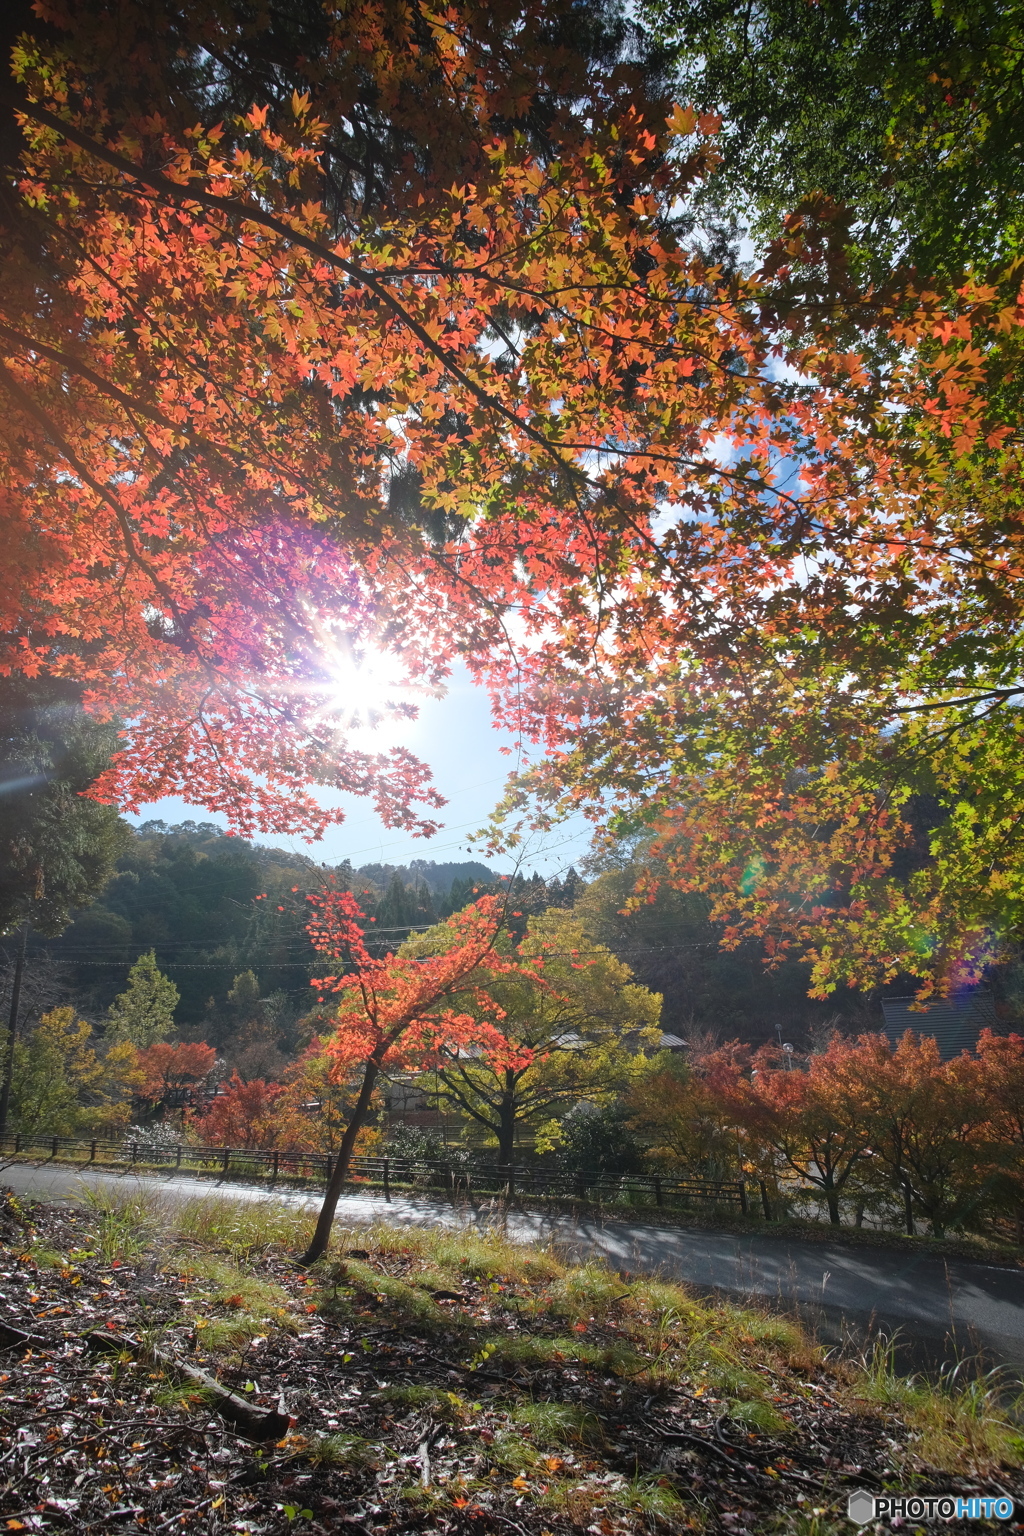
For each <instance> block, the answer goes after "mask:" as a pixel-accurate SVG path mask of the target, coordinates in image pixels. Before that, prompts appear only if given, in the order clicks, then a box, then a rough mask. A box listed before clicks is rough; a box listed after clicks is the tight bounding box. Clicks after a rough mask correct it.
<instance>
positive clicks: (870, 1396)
mask: <svg viewBox="0 0 1024 1536" xmlns="http://www.w3.org/2000/svg"><path fill="white" fill-rule="evenodd" d="M895 1352H896V1341H895V1340H894V1339H882V1340H879V1341H878V1342H877V1343H876V1344H875V1345H874V1347H873V1349H872V1350H871V1352H870V1353H869V1354H867V1355H866V1356H865V1357H864V1359H863V1361H862V1362H861V1366H860V1369H859V1370H857V1371H856V1372H855V1373H853V1378H852V1388H853V1392H854V1395H855V1397H856V1399H857V1400H859V1401H861V1402H867V1403H869V1404H871V1405H872V1406H873V1407H875V1408H877V1409H880V1410H882V1411H883V1412H884V1411H888V1412H891V1413H896V1414H898V1415H899V1417H900V1418H901V1419H902V1420H903V1421H904V1422H905V1423H906V1424H908V1425H909V1426H910V1428H911V1429H912V1430H913V1431H914V1432H915V1434H914V1438H913V1440H912V1442H911V1446H910V1457H911V1459H913V1460H916V1461H921V1462H924V1463H926V1464H927V1465H928V1466H931V1467H935V1468H937V1469H938V1470H939V1471H942V1472H959V1473H967V1474H968V1475H972V1474H973V1475H980V1474H984V1473H987V1472H991V1471H993V1470H994V1469H996V1468H997V1467H999V1466H1001V1465H1002V1466H1011V1467H1020V1466H1022V1465H1024V1427H1022V1419H1024V1413H1022V1409H1024V1392H1022V1389H1021V1386H1020V1383H1018V1382H1013V1381H1011V1380H1010V1379H1009V1378H1008V1376H1007V1373H1006V1372H1005V1371H1002V1370H995V1371H982V1370H978V1369H972V1364H973V1363H972V1362H967V1361H965V1362H962V1363H961V1364H959V1365H957V1366H956V1367H954V1368H952V1369H950V1370H948V1371H946V1372H945V1373H944V1374H943V1376H942V1378H941V1379H940V1380H939V1381H938V1382H931V1381H928V1380H927V1379H926V1378H925V1377H924V1376H921V1375H917V1374H914V1375H903V1374H901V1373H900V1372H899V1371H898V1370H897V1369H896V1362H895Z"/></svg>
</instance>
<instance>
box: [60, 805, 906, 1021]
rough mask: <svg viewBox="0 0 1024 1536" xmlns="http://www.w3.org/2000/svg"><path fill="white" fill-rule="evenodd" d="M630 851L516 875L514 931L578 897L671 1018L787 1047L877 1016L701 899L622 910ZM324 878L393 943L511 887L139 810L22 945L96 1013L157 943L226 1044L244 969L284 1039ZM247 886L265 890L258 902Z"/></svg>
mask: <svg viewBox="0 0 1024 1536" xmlns="http://www.w3.org/2000/svg"><path fill="white" fill-rule="evenodd" d="M642 865H643V860H642V858H641V857H640V856H639V855H638V854H636V852H635V851H634V852H632V853H631V852H629V851H628V850H626V851H622V852H620V854H619V855H618V856H616V857H611V858H605V859H603V860H597V861H595V863H594V864H593V866H592V867H591V866H588V869H589V873H590V875H591V878H590V879H589V880H584V879H583V878H581V876H580V875H579V874H578V873H577V872H576V871H575V870H574V869H570V870H568V871H567V872H566V874H565V876H564V877H559V876H555V877H552V878H550V879H546V880H545V879H543V878H542V877H541V876H540V875H539V874H536V873H534V874H532V875H530V876H521V875H517V876H515V877H514V878H513V881H512V888H511V890H510V891H509V901H508V912H507V919H506V920H507V924H508V926H509V927H510V928H511V930H512V931H513V932H514V933H516V934H517V935H521V934H522V932H524V931H525V926H526V923H527V921H528V919H529V918H530V917H537V916H539V915H540V914H541V913H543V912H544V911H546V910H547V909H548V908H551V907H555V908H562V909H574V910H575V911H576V913H577V915H578V916H579V917H580V918H581V920H582V921H583V924H584V927H585V928H586V930H587V932H588V933H589V934H590V936H591V937H592V938H593V939H594V940H595V941H597V942H600V943H602V944H606V945H607V946H608V947H609V948H610V949H611V951H612V952H613V953H614V954H615V955H617V956H619V957H620V958H621V959H623V960H625V961H626V962H627V964H628V965H629V966H630V967H631V968H632V970H633V971H634V973H635V975H636V977H637V979H638V981H640V982H641V983H642V984H643V985H645V986H647V987H650V988H651V989H652V990H654V991H656V992H659V993H661V994H662V995H663V997H664V1000H665V1001H664V1010H663V1015H662V1022H663V1026H664V1028H665V1029H666V1030H668V1031H670V1032H673V1033H677V1034H680V1033H681V1034H683V1035H687V1034H690V1033H692V1032H694V1031H697V1032H703V1031H714V1032H718V1033H722V1034H727V1035H739V1036H740V1037H741V1038H743V1039H745V1040H749V1041H751V1042H753V1043H758V1042H760V1041H762V1040H767V1039H771V1038H776V1039H777V1038H778V1035H779V1031H780V1030H781V1031H782V1033H783V1034H784V1035H785V1036H786V1038H787V1039H789V1038H791V1037H792V1038H794V1039H795V1040H796V1041H797V1042H798V1043H799V1042H800V1041H803V1040H805V1039H806V1038H808V1035H809V1034H810V1033H813V1032H814V1031H815V1030H816V1029H818V1028H820V1027H822V1026H824V1025H826V1024H827V1023H828V1022H830V1021H832V1020H834V1019H835V1018H836V1017H837V1016H838V1017H839V1018H841V1020H842V1022H843V1023H844V1025H845V1026H846V1027H848V1028H868V1027H877V1024H878V1020H879V1017H880V1015H879V1010H878V1005H877V1002H876V1001H874V1000H873V999H872V998H870V997H867V996H865V995H863V994H860V993H856V992H844V993H841V994H839V995H838V998H837V999H836V1000H834V1001H832V1002H830V1003H828V1004H825V1003H821V1002H815V1001H814V1000H812V999H809V998H808V997H807V985H808V982H807V974H808V971H807V967H806V966H805V965H802V964H799V963H798V962H795V961H793V962H790V963H788V964H785V965H783V966H781V967H780V968H779V969H778V970H776V971H773V972H766V971H765V969H764V965H763V961H762V958H761V954H760V951H759V949H758V946H756V945H753V944H747V945H744V946H743V947H742V948H741V949H739V950H737V951H723V950H722V949H721V947H720V938H721V929H720V927H719V926H718V925H715V924H713V923H711V922H710V921H709V920H708V917H707V905H706V903H705V902H704V901H703V900H702V898H700V897H697V896H686V895H684V894H682V893H680V892H677V891H673V890H670V889H668V888H662V889H661V891H660V892H659V894H658V896H657V898H656V899H655V900H654V901H653V902H652V903H650V904H646V903H645V904H641V905H640V906H639V908H638V909H637V910H636V911H633V912H631V913H628V914H627V913H625V912H624V911H623V908H624V907H625V906H626V904H627V901H628V899H629V897H630V895H631V893H632V890H633V886H634V884H635V882H636V880H637V878H638V876H639V874H640V872H641V869H642ZM327 880H332V881H334V882H335V883H336V884H338V885H339V886H340V887H341V888H343V889H350V890H352V891H353V892H354V893H355V894H356V896H357V898H358V900H359V903H360V905H361V907H362V908H363V911H364V912H365V913H366V916H367V919H368V920H369V927H370V930H371V932H372V933H373V934H374V935H376V936H378V937H377V938H376V939H375V942H374V948H375V949H376V950H379V951H381V952H383V951H384V950H385V949H388V948H397V947H398V945H399V944H400V943H401V942H402V941H403V940H404V939H405V938H406V937H407V936H408V934H409V933H410V931H413V930H415V929H417V928H425V927H430V926H431V925H432V924H434V923H437V922H439V921H442V920H443V919H445V918H447V917H449V916H450V915H451V914H452V913H453V912H457V911H459V910H460V909H461V908H462V907H464V906H465V905H466V904H467V903H468V902H470V901H472V900H474V899H475V897H476V896H478V895H481V894H486V893H496V892H505V891H508V890H509V888H508V882H507V880H502V878H501V877H500V876H499V875H498V874H497V872H495V871H494V870H492V869H489V868H488V867H487V865H485V864H482V863H480V862H478V861H463V862H449V863H443V862H442V863H438V862H435V861H434V860H426V859H414V860H413V861H412V862H411V863H410V864H408V865H391V864H381V863H374V864H364V865H362V866H359V867H356V868H354V867H353V866H352V865H351V864H350V863H349V861H347V860H346V861H344V862H343V863H342V864H340V865H338V866H332V867H328V866H325V865H323V864H320V863H317V862H316V861H315V860H313V859H311V858H309V857H306V856H305V855H303V854H300V853H294V852H289V851H287V850H284V849H281V848H273V847H267V846H264V845H261V844H254V843H250V842H247V841H246V840H245V839H243V838H239V837H227V836H225V835H224V834H223V833H222V832H221V831H220V830H219V828H217V827H215V826H214V825H213V824H212V823H208V822H205V823H204V822H198V823H197V822H191V821H189V822H184V823H182V824H180V825H177V826H169V825H167V824H166V823H164V822H160V821H150V822H147V823H145V824H144V825H143V826H142V827H140V828H139V829H138V830H137V831H135V832H133V833H132V835H131V839H130V845H129V847H128V849H127V851H126V852H125V853H124V854H123V856H122V857H121V858H120V860H119V861H118V865H117V870H116V872H115V874H114V876H113V878H112V879H111V881H110V883H109V884H108V885H107V887H106V888H105V890H104V891H103V892H102V893H101V895H100V896H99V897H98V899H97V900H96V901H95V902H94V903H93V904H92V905H91V906H88V907H85V908H83V909H81V910H80V911H79V912H77V913H76V915H75V917H74V920H73V922H72V923H71V924H70V925H69V927H68V928H67V929H66V930H65V932H64V933H63V934H62V935H61V936H60V937H59V938H57V939H54V940H43V939H38V940H35V941H34V942H33V946H32V952H33V953H34V954H35V955H36V956H38V957H41V956H42V955H44V954H46V955H49V956H50V957H51V960H52V962H54V963H55V964H56V965H57V966H58V967H59V969H58V970H57V972H56V973H55V975H54V977H53V982H52V989H51V990H55V995H56V994H59V995H60V996H61V998H62V999H63V998H66V999H67V1000H69V1001H73V1002H74V1003H75V1004H76V1006H77V1007H78V1009H79V1010H80V1012H82V1013H84V1014H85V1015H86V1016H87V1017H92V1018H95V1019H99V1018H101V1017H102V1015H103V1014H105V1012H106V1010H107V1008H108V1007H109V1005H110V1003H111V1001H112V1000H113V998H114V997H115V996H116V995H117V994H118V993H119V992H120V991H121V990H122V988H123V987H124V984H125V977H126V975H127V972H128V969H129V967H130V966H131V965H132V964H133V963H134V962H135V960H137V959H138V957H139V955H140V954H144V953H146V952H147V951H149V950H153V951H154V952H155V955H156V960H157V963H158V965H159V966H160V969H161V970H162V971H163V972H164V973H165V974H166V975H168V976H169V977H170V978H171V980H172V981H173V982H174V984H175V986H176V987H177V988H178V991H179V994H180V1001H179V1003H178V1006H177V1009H176V1013H175V1019H176V1023H177V1026H178V1028H179V1029H180V1030H181V1031H183V1032H184V1033H185V1034H186V1035H195V1036H196V1037H197V1038H203V1039H207V1040H211V1041H213V1042H214V1043H215V1044H217V1045H218V1046H229V1045H230V1044H231V1043H232V1041H233V1038H234V1036H235V1035H236V1034H237V1032H238V1029H239V1027H240V1016H239V1005H238V1001H237V999H233V998H232V995H231V994H232V991H233V989H234V988H235V982H236V979H237V978H238V977H239V976H240V975H241V974H243V973H247V972H251V973H252V976H253V977H254V978H255V982H256V984H257V986H258V989H259V992H258V995H259V997H260V998H261V999H262V1000H263V1005H264V1012H265V1013H266V1012H267V1011H268V1010H269V1012H270V1013H272V1015H273V1018H274V1031H275V1035H283V1038H284V1043H285V1045H286V1046H287V1047H288V1048H289V1049H291V1048H293V1047H294V1044H295V1040H294V1038H293V1033H294V1024H295V1021H296V1019H298V1018H299V1017H300V1016H302V1015H303V1014H304V1013H306V1012H308V1011H309V1010H310V1008H311V1007H312V1006H313V1004H314V1003H315V996H314V994H312V993H311V991H310V985H309V983H310V979H311V978H312V977H313V976H315V975H318V974H322V972H323V964H322V962H321V961H320V959H319V957H318V956H317V954H316V952H315V951H314V949H313V947H312V945H311V944H310V941H309V936H308V935H307V933H306V931H305V924H306V921H307V916H308V904H307V903H306V901H305V897H306V895H307V893H314V892H316V891H318V890H320V889H322V887H323V885H324V882H325V881H327ZM257 898H265V899H262V900H258V899H257Z"/></svg>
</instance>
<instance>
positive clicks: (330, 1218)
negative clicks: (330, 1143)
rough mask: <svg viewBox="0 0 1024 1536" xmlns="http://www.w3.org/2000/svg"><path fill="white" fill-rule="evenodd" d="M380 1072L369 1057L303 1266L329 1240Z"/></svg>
mask: <svg viewBox="0 0 1024 1536" xmlns="http://www.w3.org/2000/svg"><path fill="white" fill-rule="evenodd" d="M379 1072H380V1067H379V1065H378V1063H377V1062H376V1061H374V1060H373V1057H372V1056H371V1058H370V1060H369V1061H368V1062H367V1063H366V1068H365V1071H364V1072H363V1086H362V1087H361V1088H360V1090H359V1097H358V1099H357V1100H356V1107H355V1109H354V1110H353V1111H352V1118H351V1119H350V1120H349V1123H348V1125H347V1126H346V1127H345V1134H344V1136H343V1137H342V1138H341V1146H340V1147H339V1148H338V1161H337V1162H336V1163H335V1165H334V1172H333V1173H332V1174H331V1181H330V1183H329V1184H328V1186H327V1192H326V1194H325V1195H324V1203H323V1205H322V1206H321V1207H320V1215H319V1216H318V1217H317V1222H316V1231H315V1232H314V1233H313V1240H312V1242H311V1243H310V1245H309V1247H308V1248H307V1249H306V1251H305V1253H304V1254H303V1255H302V1258H301V1259H300V1260H299V1263H300V1265H301V1266H302V1268H303V1269H306V1268H308V1267H309V1265H310V1264H315V1263H316V1261H317V1259H320V1258H323V1256H324V1254H325V1253H326V1252H327V1245H328V1243H329V1242H330V1240H331V1228H332V1226H333V1225H334V1213H335V1211H336V1210H337V1209H338V1201H339V1199H340V1198H341V1192H342V1190H343V1189H344V1187H345V1180H346V1179H347V1178H348V1165H349V1163H350V1161H351V1159H352V1148H353V1147H354V1146H355V1144H356V1137H357V1136H358V1135H359V1132H360V1131H361V1130H362V1128H363V1122H364V1121H365V1119H366V1116H367V1113H368V1111H369V1108H370V1100H371V1099H372V1097H373V1090H374V1085H375V1084H376V1082H377V1076H378V1073H379Z"/></svg>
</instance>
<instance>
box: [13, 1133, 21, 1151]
mask: <svg viewBox="0 0 1024 1536" xmlns="http://www.w3.org/2000/svg"><path fill="white" fill-rule="evenodd" d="M20 1151H21V1132H20V1131H15V1133H14V1155H15V1156H17V1155H18V1153H19V1152H20Z"/></svg>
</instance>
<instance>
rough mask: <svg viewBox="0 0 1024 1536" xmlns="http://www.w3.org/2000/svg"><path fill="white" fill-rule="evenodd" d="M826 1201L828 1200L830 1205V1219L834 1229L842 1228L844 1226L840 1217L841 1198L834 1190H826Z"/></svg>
mask: <svg viewBox="0 0 1024 1536" xmlns="http://www.w3.org/2000/svg"><path fill="white" fill-rule="evenodd" d="M825 1200H826V1202H827V1204H828V1219H829V1221H830V1222H831V1223H832V1225H833V1226H834V1227H841V1226H842V1219H841V1218H840V1215H839V1196H838V1194H837V1193H836V1191H835V1190H834V1189H829V1188H826V1190H825Z"/></svg>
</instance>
